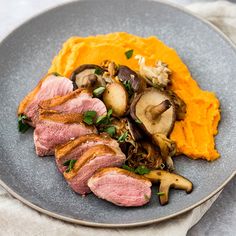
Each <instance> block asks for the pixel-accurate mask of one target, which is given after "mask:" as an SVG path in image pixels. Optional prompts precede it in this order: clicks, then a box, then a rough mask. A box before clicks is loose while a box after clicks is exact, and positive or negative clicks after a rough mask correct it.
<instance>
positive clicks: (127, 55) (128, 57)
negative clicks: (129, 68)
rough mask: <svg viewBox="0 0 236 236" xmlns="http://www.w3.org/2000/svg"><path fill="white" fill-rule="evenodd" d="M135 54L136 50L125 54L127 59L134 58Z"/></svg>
mask: <svg viewBox="0 0 236 236" xmlns="http://www.w3.org/2000/svg"><path fill="white" fill-rule="evenodd" d="M133 52H134V50H133V49H130V50H128V51H126V52H125V56H126V58H127V59H130V58H131V57H132V56H133Z"/></svg>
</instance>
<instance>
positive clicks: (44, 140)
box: [34, 110, 97, 156]
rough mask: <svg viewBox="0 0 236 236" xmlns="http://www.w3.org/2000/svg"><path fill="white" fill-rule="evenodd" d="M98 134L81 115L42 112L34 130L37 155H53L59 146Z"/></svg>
mask: <svg viewBox="0 0 236 236" xmlns="http://www.w3.org/2000/svg"><path fill="white" fill-rule="evenodd" d="M96 132H97V130H96V128H94V127H93V126H88V125H86V124H84V123H83V116H82V115H81V114H78V113H73V114H61V113H60V112H56V111H47V110H41V111H40V115H39V120H38V122H37V125H36V128H35V130H34V144H35V148H36V153H37V155H39V156H47V155H53V154H54V150H55V148H56V147H57V146H58V145H60V144H63V143H66V142H68V141H69V140H71V139H74V138H77V137H80V136H83V135H86V134H91V133H96Z"/></svg>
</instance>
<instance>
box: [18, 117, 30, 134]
mask: <svg viewBox="0 0 236 236" xmlns="http://www.w3.org/2000/svg"><path fill="white" fill-rule="evenodd" d="M26 120H28V117H27V116H26V115H23V114H20V115H19V116H18V131H19V132H21V133H25V131H26V130H28V129H29V127H30V126H29V125H28V124H27V123H25V121H26Z"/></svg>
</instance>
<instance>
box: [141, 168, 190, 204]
mask: <svg viewBox="0 0 236 236" xmlns="http://www.w3.org/2000/svg"><path fill="white" fill-rule="evenodd" d="M144 176H145V177H146V178H148V179H149V180H150V181H151V182H152V183H159V182H160V187H159V192H158V195H159V200H160V203H161V205H165V204H167V203H168V201H169V190H170V188H172V187H173V188H174V189H182V190H185V191H186V193H191V192H192V190H193V184H192V182H191V181H190V180H188V179H186V178H185V177H183V176H181V175H178V174H174V173H170V172H168V171H164V170H152V171H150V172H149V173H148V174H145V175H144Z"/></svg>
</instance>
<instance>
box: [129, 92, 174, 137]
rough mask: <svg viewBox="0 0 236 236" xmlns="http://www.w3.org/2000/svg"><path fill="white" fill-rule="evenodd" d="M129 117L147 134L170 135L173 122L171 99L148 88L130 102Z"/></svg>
mask: <svg viewBox="0 0 236 236" xmlns="http://www.w3.org/2000/svg"><path fill="white" fill-rule="evenodd" d="M130 115H131V117H132V118H133V119H134V120H138V121H139V123H140V126H141V127H142V128H143V129H144V130H145V131H146V133H147V134H149V135H153V134H155V133H161V134H164V135H166V136H168V135H169V134H170V132H171V131H172V129H173V126H174V122H175V106H174V104H173V101H172V100H171V98H170V97H169V96H168V95H167V94H166V93H164V92H162V91H160V90H158V89H156V88H148V89H146V90H144V91H143V92H142V93H140V94H139V95H138V96H137V97H136V98H135V99H134V100H133V102H132V104H131V108H130Z"/></svg>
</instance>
